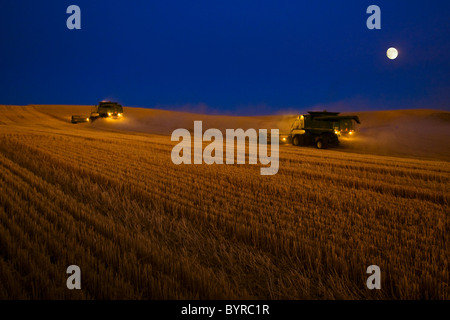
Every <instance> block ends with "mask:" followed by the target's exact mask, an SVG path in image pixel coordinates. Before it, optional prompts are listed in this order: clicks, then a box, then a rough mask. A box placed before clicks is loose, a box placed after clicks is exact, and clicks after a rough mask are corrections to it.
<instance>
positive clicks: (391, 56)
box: [386, 48, 398, 60]
mask: <svg viewBox="0 0 450 320" xmlns="http://www.w3.org/2000/svg"><path fill="white" fill-rule="evenodd" d="M386 55H387V57H388V58H389V59H391V60H394V59H396V58H397V57H398V51H397V49H395V48H389V49H388V51H387V52H386Z"/></svg>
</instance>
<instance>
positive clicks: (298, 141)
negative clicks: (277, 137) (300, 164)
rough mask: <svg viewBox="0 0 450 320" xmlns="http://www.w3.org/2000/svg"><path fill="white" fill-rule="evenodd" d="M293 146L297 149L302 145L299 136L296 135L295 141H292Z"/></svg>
mask: <svg viewBox="0 0 450 320" xmlns="http://www.w3.org/2000/svg"><path fill="white" fill-rule="evenodd" d="M292 144H293V145H294V146H296V147H298V146H299V145H300V137H299V136H298V135H296V136H295V137H294V139H292Z"/></svg>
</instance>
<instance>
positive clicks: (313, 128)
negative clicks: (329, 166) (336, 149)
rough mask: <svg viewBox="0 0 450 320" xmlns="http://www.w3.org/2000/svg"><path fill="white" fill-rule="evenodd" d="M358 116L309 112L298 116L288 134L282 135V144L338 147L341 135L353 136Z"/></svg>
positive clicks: (323, 147) (322, 147)
mask: <svg viewBox="0 0 450 320" xmlns="http://www.w3.org/2000/svg"><path fill="white" fill-rule="evenodd" d="M354 122H356V123H360V121H359V118H358V117H357V116H340V115H339V112H327V111H323V112H313V111H310V112H308V114H307V115H301V116H298V117H297V119H295V120H294V122H293V123H292V126H291V130H290V132H289V133H288V134H283V135H280V140H281V143H292V144H293V145H294V146H308V145H315V146H316V147H317V148H318V149H325V148H327V147H328V146H332V145H338V144H339V137H340V136H341V135H353V134H354V133H355V124H354Z"/></svg>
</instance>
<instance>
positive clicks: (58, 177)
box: [0, 106, 450, 299]
mask: <svg viewBox="0 0 450 320" xmlns="http://www.w3.org/2000/svg"><path fill="white" fill-rule="evenodd" d="M88 110H89V107H83V106H37V107H33V106H26V107H21V106H0V112H1V114H2V118H1V119H0V121H1V122H0V167H1V169H0V189H1V192H0V298H2V299H449V298H450V294H449V292H450V290H449V269H450V268H449V256H450V255H449V247H448V243H449V232H448V231H449V230H450V218H449V214H450V212H449V203H450V188H449V181H450V164H449V158H448V157H447V154H448V151H449V150H448V146H449V140H445V139H447V137H448V136H445V135H444V141H442V137H441V141H442V143H441V145H440V152H437V153H430V155H431V156H430V157H429V159H428V158H427V159H425V158H424V157H413V156H409V157H408V156H402V157H394V156H392V155H390V156H389V155H379V154H378V155H377V154H373V152H372V153H370V151H373V150H376V149H371V150H366V151H364V152H367V153H366V154H365V153H362V152H359V153H354V152H352V150H353V148H352V147H348V148H346V147H345V144H344V146H343V147H342V148H339V149H334V150H333V149H332V150H316V149H314V148H308V147H305V148H297V147H293V146H288V145H282V146H280V169H279V172H278V174H276V175H274V176H261V175H260V170H259V169H260V167H259V165H211V166H209V165H205V164H204V165H180V166H176V165H174V164H173V163H172V161H171V157H170V155H171V150H172V147H173V146H174V145H175V144H176V143H175V142H171V141H170V136H168V135H167V133H168V132H169V133H170V131H171V130H172V129H174V128H178V127H186V128H187V127H189V126H192V124H193V119H194V118H195V119H197V120H201V119H202V117H203V119H204V121H205V122H206V123H208V124H209V125H210V126H215V127H220V126H219V124H223V125H224V126H229V127H230V128H233V127H245V126H247V127H251V126H253V125H255V123H258V124H261V123H267V121H269V120H270V119H269V120H268V118H244V117H242V118H238V117H237V118H233V117H220V116H200V115H193V114H190V115H188V114H181V113H172V114H171V113H170V112H165V111H164V112H163V111H154V110H138V109H132V108H127V109H126V110H125V114H126V115H128V114H129V115H130V117H129V119H134V120H126V121H125V122H123V123H120V124H119V123H107V122H106V121H97V122H95V123H93V124H90V123H85V124H78V125H72V124H70V123H69V120H70V115H71V114H80V113H81V114H82V113H83V112H84V111H88ZM441 115H444V116H443V117H442V119H441V120H442V121H443V123H445V125H446V126H448V113H442V114H441ZM170 117H172V119H178V120H173V121H171V120H170V119H171V118H170ZM180 117H181V118H183V119H184V120H183V121H186V123H185V124H180ZM446 117H447V118H446ZM136 119H138V120H139V119H140V121H138V122H136ZM367 119H368V118H367ZM272 120H273V122H274V123H275V122H279V121H282V120H283V119H282V117H273V119H272ZM127 121H128V122H127ZM133 121H134V122H133ZM288 124H289V121H288ZM183 125H184V126H183ZM172 127H173V128H172ZM133 128H134V129H136V130H133ZM447 128H448V127H447ZM147 129H148V130H147ZM153 130H154V131H155V132H152V131H153ZM363 131H364V130H363ZM430 139H431V138H430ZM433 139H434V138H433ZM433 141H434V140H433ZM350 146H351V144H350ZM442 148H444V149H445V148H447V150H443V151H442ZM385 150H386V149H385ZM387 150H389V149H387ZM421 150H422V151H423V150H424V149H423V148H422V149H421ZM446 152H447V153H446ZM422 155H423V154H422ZM434 155H435V156H436V157H435V159H432V158H433V156H434ZM72 264H75V265H78V266H80V268H81V275H82V276H81V279H82V290H68V289H67V287H66V280H67V277H68V275H67V274H66V268H67V267H68V266H69V265H72ZM369 265H378V266H379V267H380V268H381V276H382V282H381V285H382V288H381V290H369V289H367V287H366V280H367V277H368V276H369V275H368V274H366V268H367V267H368V266H369Z"/></svg>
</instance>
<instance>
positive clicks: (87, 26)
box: [0, 0, 450, 115]
mask: <svg viewBox="0 0 450 320" xmlns="http://www.w3.org/2000/svg"><path fill="white" fill-rule="evenodd" d="M71 4H75V5H78V6H79V7H80V8H81V28H82V29H81V30H69V29H67V27H66V20H67V18H68V17H69V14H67V13H66V9H67V7H68V6H69V5H71ZM372 4H376V5H378V6H380V8H381V28H382V29H381V30H369V29H367V27H366V20H367V18H368V17H369V14H367V13H366V10H367V7H368V6H369V5H372ZM449 15H450V2H449V1H395V0H391V1H379V0H376V1H372V0H371V1H362V0H357V1H300V0H297V1H280V0H277V1H275V0H274V1H262V0H257V1H256V0H255V1H245V0H238V1H235V0H227V1H214V0H205V1H189V0H180V1H170V0H165V1H163V0H161V1H152V0H146V1H136V0H133V1H122V0H121V1H113V0H109V1H95V0H90V1H85V0H71V1H62V0H53V1H50V0H46V1H39V0H34V1H23V0H2V1H1V2H0V44H1V50H0V104H15V105H26V104H81V105H92V104H96V103H97V102H98V101H101V100H103V99H109V100H114V101H119V102H120V103H122V104H123V105H125V106H136V107H149V108H164V109H174V110H175V109H176V110H191V111H201V112H208V113H223V114H240V115H252V114H255V115H256V114H276V113H281V112H289V111H299V110H307V109H314V110H321V109H327V110H329V111H362V110H388V109H409V108H434V109H442V110H450V80H449V75H450V59H449V58H450V41H449V39H450V37H449V36H450V19H449ZM389 47H396V48H397V49H398V50H399V53H400V55H399V57H398V58H397V59H396V60H389V59H388V58H387V57H386V50H387V49H388V48H389Z"/></svg>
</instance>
